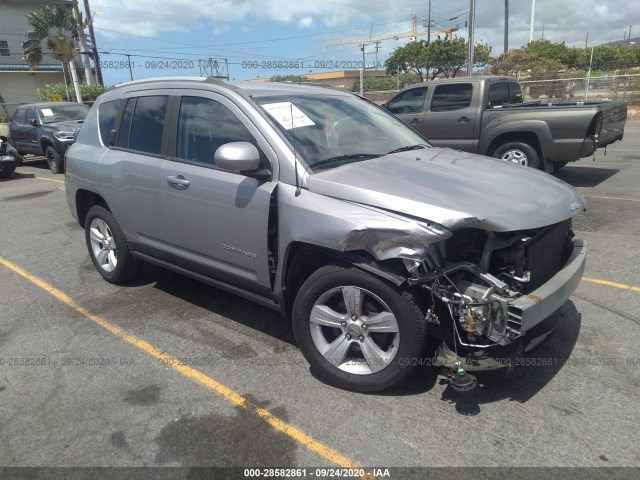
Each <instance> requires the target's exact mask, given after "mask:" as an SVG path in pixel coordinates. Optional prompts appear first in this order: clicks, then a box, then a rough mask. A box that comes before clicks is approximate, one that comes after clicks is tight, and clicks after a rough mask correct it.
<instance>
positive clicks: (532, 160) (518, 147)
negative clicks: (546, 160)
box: [493, 142, 540, 168]
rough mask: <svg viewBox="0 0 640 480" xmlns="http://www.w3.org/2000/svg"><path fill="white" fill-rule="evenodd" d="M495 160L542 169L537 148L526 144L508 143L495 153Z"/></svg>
mask: <svg viewBox="0 0 640 480" xmlns="http://www.w3.org/2000/svg"><path fill="white" fill-rule="evenodd" d="M493 156H494V157H495V158H499V159H500V160H504V161H505V162H510V163H515V164H517V165H522V166H525V167H532V168H540V157H539V156H538V152H536V150H535V148H533V147H532V146H531V145H529V144H528V143H524V142H508V143H505V144H502V145H500V146H499V147H498V148H496V150H495V151H494V152H493Z"/></svg>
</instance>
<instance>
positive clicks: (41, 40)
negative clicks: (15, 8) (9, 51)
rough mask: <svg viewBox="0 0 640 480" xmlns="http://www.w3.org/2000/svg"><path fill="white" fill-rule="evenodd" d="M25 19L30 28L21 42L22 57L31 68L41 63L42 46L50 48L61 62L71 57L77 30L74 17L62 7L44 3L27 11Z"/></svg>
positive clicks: (67, 60) (65, 61)
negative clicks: (34, 9)
mask: <svg viewBox="0 0 640 480" xmlns="http://www.w3.org/2000/svg"><path fill="white" fill-rule="evenodd" d="M27 20H28V22H29V25H30V26H31V29H30V30H28V31H27V32H26V33H25V37H26V40H25V41H24V42H22V50H23V58H24V59H25V60H26V61H27V63H28V64H29V66H30V67H31V68H32V69H35V68H36V67H37V66H38V65H39V64H40V63H42V57H43V51H42V49H43V46H44V47H46V48H48V49H49V50H51V52H52V54H53V56H54V58H55V59H56V60H58V61H60V62H62V63H63V64H66V63H68V62H69V61H70V60H71V59H72V58H73V48H74V46H75V39H76V37H77V34H78V31H77V28H76V23H75V21H74V19H73V18H72V17H71V16H70V15H69V14H68V13H67V12H66V11H65V10H63V9H62V8H60V7H55V6H51V5H44V6H42V7H40V8H39V9H38V10H36V11H33V12H29V13H28V14H27Z"/></svg>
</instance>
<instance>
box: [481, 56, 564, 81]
mask: <svg viewBox="0 0 640 480" xmlns="http://www.w3.org/2000/svg"><path fill="white" fill-rule="evenodd" d="M567 68H568V67H567V65H566V64H564V63H562V62H560V61H558V60H556V59H550V58H545V57H541V56H539V55H537V54H535V53H531V52H527V51H526V50H524V49H517V50H511V51H509V52H508V53H503V54H501V55H500V56H498V57H497V58H496V59H494V60H493V61H492V63H491V73H493V74H494V75H513V76H514V77H516V78H517V79H518V80H524V79H528V78H531V79H544V78H557V77H558V76H559V73H560V72H564V71H566V70H567Z"/></svg>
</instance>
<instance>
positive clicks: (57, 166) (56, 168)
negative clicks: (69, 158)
mask: <svg viewBox="0 0 640 480" xmlns="http://www.w3.org/2000/svg"><path fill="white" fill-rule="evenodd" d="M44 154H45V156H46V157H47V164H48V165H49V169H50V170H51V173H62V159H61V158H60V154H59V153H58V151H57V150H56V149H55V148H53V147H51V146H49V147H47V149H46V150H45V152H44Z"/></svg>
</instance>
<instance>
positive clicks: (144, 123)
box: [129, 95, 169, 155]
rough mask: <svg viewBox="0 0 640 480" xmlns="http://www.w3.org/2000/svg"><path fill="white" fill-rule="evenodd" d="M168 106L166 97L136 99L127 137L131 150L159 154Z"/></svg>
mask: <svg viewBox="0 0 640 480" xmlns="http://www.w3.org/2000/svg"><path fill="white" fill-rule="evenodd" d="M168 104H169V97H168V96H166V95H158V96H151V97H139V98H138V101H137V102H136V108H135V110H134V113H133V119H132V121H131V133H130V135H129V148H130V149H131V150H135V151H137V152H145V153H151V154H156V155H158V154H160V153H161V150H162V132H163V129H164V120H165V116H166V114H167V105H168Z"/></svg>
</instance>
